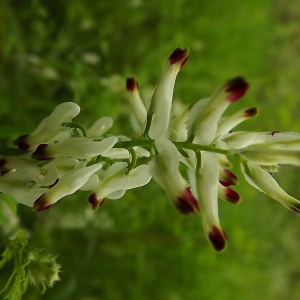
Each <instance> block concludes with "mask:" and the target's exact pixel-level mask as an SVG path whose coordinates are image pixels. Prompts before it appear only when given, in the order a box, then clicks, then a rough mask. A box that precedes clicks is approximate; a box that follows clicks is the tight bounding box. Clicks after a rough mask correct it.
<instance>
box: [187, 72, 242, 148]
mask: <svg viewBox="0 0 300 300" xmlns="http://www.w3.org/2000/svg"><path fill="white" fill-rule="evenodd" d="M247 89H248V83H247V82H246V81H245V79H244V78H242V77H236V78H234V79H231V80H229V81H227V82H226V83H225V84H224V85H223V86H221V87H220V88H219V89H217V90H216V91H215V93H214V94H213V95H212V96H211V97H210V98H207V99H204V100H200V101H199V102H197V103H196V104H195V105H194V106H193V107H192V109H191V112H190V115H189V120H188V122H187V127H188V131H189V140H190V141H194V142H195V143H198V144H204V145H207V144H210V143H211V142H212V141H213V140H214V138H215V136H216V133H217V130H218V122H219V120H220V118H221V116H222V114H223V113H224V111H225V110H226V108H227V107H228V106H229V105H230V103H233V102H235V101H237V100H238V99H240V98H241V97H242V96H243V95H244V94H245V92H246V90H247Z"/></svg>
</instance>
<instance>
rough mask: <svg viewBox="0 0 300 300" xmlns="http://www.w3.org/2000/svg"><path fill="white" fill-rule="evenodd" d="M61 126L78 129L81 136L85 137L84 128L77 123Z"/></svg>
mask: <svg viewBox="0 0 300 300" xmlns="http://www.w3.org/2000/svg"><path fill="white" fill-rule="evenodd" d="M62 125H63V126H67V127H70V128H76V129H79V130H80V131H81V132H82V136H87V131H86V128H85V127H84V126H83V125H82V124H80V123H78V122H70V123H62Z"/></svg>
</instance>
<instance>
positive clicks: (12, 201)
mask: <svg viewBox="0 0 300 300" xmlns="http://www.w3.org/2000/svg"><path fill="white" fill-rule="evenodd" d="M0 200H2V201H0V203H1V202H4V203H5V204H6V205H7V206H8V207H9V209H10V210H11V212H12V213H14V214H16V213H17V201H16V200H15V199H14V198H13V197H11V196H9V195H7V194H3V193H1V194H0ZM1 204H2V203H1ZM0 214H1V211H0ZM0 222H1V220H0Z"/></svg>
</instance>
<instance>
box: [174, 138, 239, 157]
mask: <svg viewBox="0 0 300 300" xmlns="http://www.w3.org/2000/svg"><path fill="white" fill-rule="evenodd" d="M172 143H173V144H174V145H175V146H176V147H180V148H183V149H191V150H194V151H197V150H198V151H199V150H201V151H207V152H214V153H220V154H224V155H233V154H235V151H233V150H232V149H231V150H224V149H219V148H215V147H212V146H208V145H198V144H192V143H188V142H174V141H172Z"/></svg>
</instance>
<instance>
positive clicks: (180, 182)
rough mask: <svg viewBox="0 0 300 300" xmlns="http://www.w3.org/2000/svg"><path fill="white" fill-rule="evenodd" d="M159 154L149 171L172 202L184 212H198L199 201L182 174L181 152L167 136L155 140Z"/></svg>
mask: <svg viewBox="0 0 300 300" xmlns="http://www.w3.org/2000/svg"><path fill="white" fill-rule="evenodd" d="M155 147H156V149H157V151H158V154H157V155H156V156H155V158H154V159H153V160H152V161H151V162H150V164H149V172H150V174H151V175H152V176H153V178H154V180H155V181H156V182H157V183H158V184H159V185H160V186H161V187H162V188H163V189H164V190H165V192H166V194H167V196H168V198H169V200H170V201H171V203H172V204H173V205H174V206H175V207H177V208H178V209H179V211H180V212H182V213H185V214H187V213H198V212H199V205H198V201H197V200H196V199H195V197H194V196H193V195H192V193H191V191H190V187H189V184H188V182H187V181H186V180H185V179H184V178H183V177H182V175H181V174H180V172H179V170H178V167H179V153H178V151H177V148H176V147H175V145H174V144H173V143H172V142H170V141H169V140H167V139H165V138H159V139H157V140H156V142H155Z"/></svg>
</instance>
